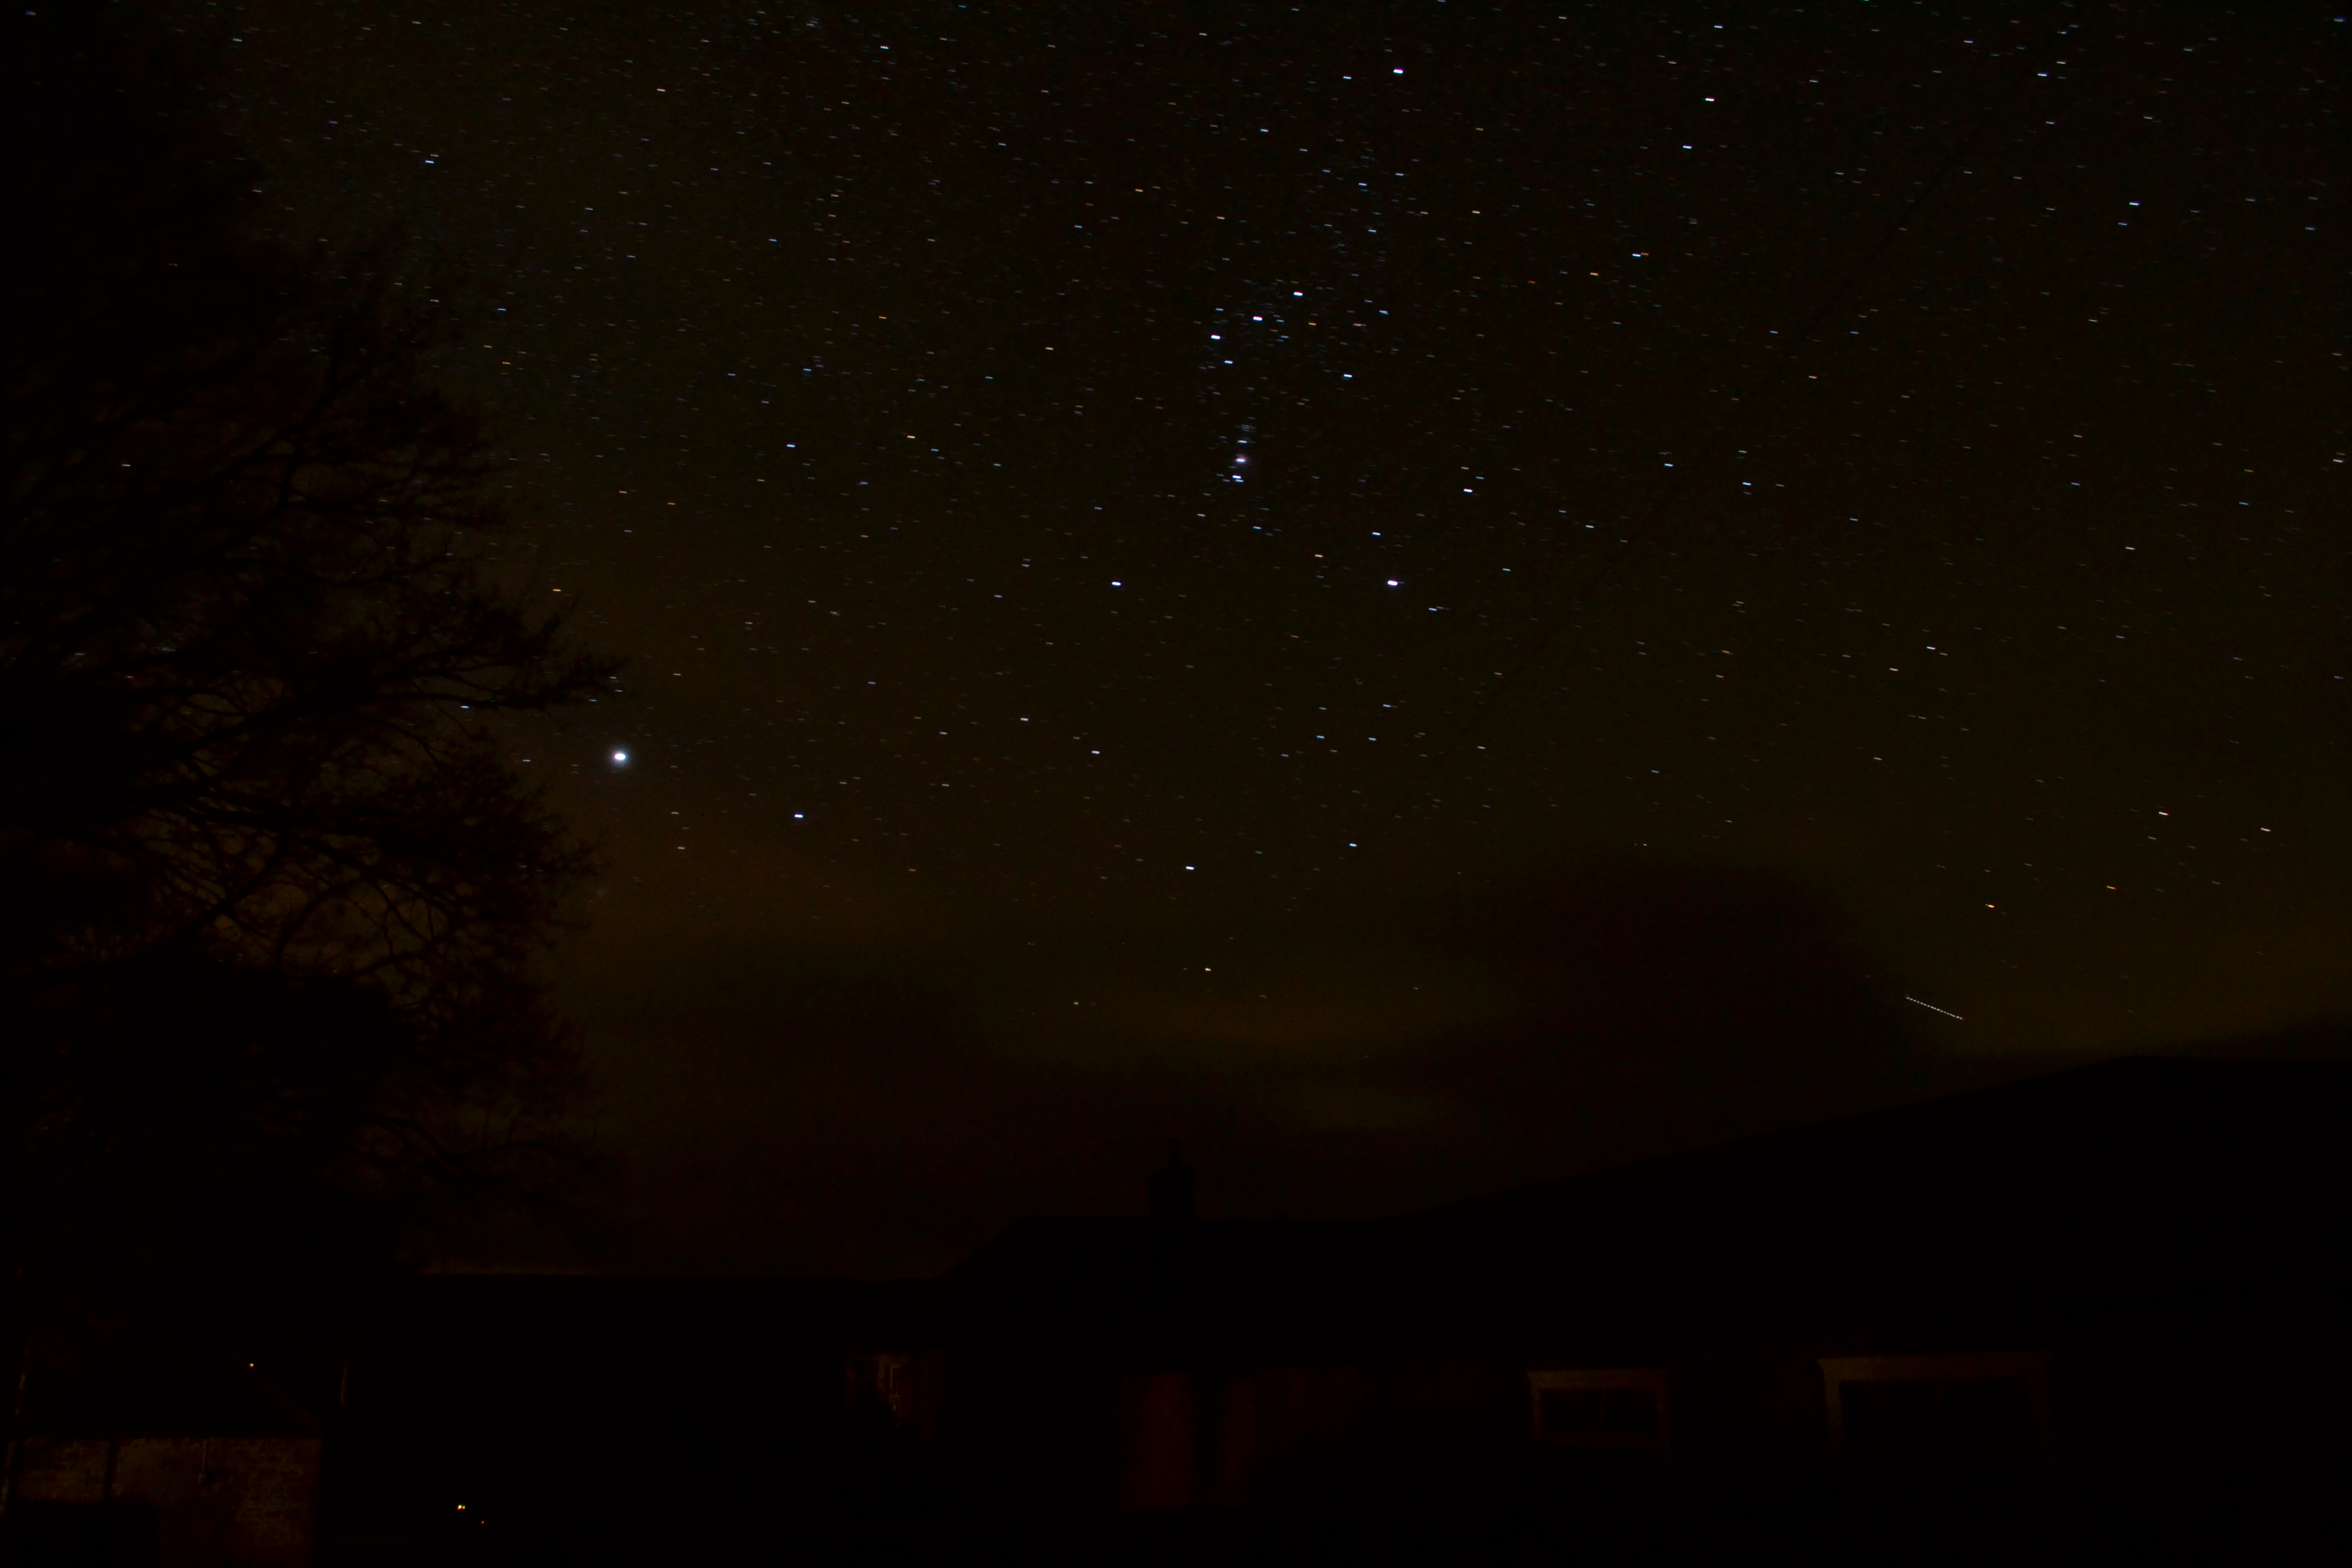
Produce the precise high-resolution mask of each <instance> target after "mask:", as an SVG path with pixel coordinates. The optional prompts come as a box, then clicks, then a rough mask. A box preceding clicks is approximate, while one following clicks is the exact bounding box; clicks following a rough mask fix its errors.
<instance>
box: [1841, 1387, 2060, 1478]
mask: <svg viewBox="0 0 2352 1568" xmlns="http://www.w3.org/2000/svg"><path fill="white" fill-rule="evenodd" d="M2049 1363H2050V1358H2049V1356H2048V1355H2047V1354H2045V1353H2042V1352H2017V1353H2012V1354H2007V1355H1943V1356H1843V1357H1829V1358H1825V1359H1823V1361H1822V1382H1823V1383H1824V1384H1826V1385H1827V1393H1828V1396H1829V1417H1830V1443H1831V1447H1832V1448H1833V1449H1834V1450H1835V1452H1836V1456H1837V1462H1838V1466H1839V1468H1841V1469H1842V1470H1843V1472H1844V1474H1845V1475H1846V1477H1847V1479H1849V1480H1851V1481H1852V1482H1853V1484H1854V1485H1855V1486H1857V1487H1859V1488H1861V1489H1864V1490H1865V1491H1867V1492H1868V1493H1870V1494H1871V1495H1874V1496H1876V1497H1882V1498H1885V1499H1889V1500H1895V1499H1900V1498H1917V1499H1922V1500H1924V1499H1929V1498H1935V1499H1943V1500H1950V1501H1954V1502H1965V1501H1968V1500H1982V1501H1985V1502H1995V1501H2017V1500H2025V1499H2030V1498H2032V1497H2037V1496H2040V1495H2042V1494H2044V1493H2046V1492H2047V1491H2048V1490H2049V1489H2050V1485H2051V1482H2052V1479H2053V1474H2054V1470H2055V1465H2054V1458H2055V1453H2054V1447H2053V1441H2052V1428H2051V1418H2050V1378H2049Z"/></svg>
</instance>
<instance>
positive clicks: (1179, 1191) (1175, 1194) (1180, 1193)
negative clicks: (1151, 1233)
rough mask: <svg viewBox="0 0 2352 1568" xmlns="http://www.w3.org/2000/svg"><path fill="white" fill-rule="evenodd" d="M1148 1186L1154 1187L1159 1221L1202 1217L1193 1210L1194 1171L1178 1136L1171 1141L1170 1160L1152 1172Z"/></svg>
mask: <svg viewBox="0 0 2352 1568" xmlns="http://www.w3.org/2000/svg"><path fill="white" fill-rule="evenodd" d="M1148 1185H1149V1186H1150V1189H1151V1217H1152V1218H1153V1219H1157V1220H1169V1221H1182V1220H1191V1219H1196V1218H1198V1217H1199V1215H1196V1214H1195V1213H1194V1212H1193V1209H1192V1172H1191V1171H1189V1170H1187V1169H1185V1166H1184V1154H1183V1151H1182V1149H1181V1147H1180V1146H1179V1145H1178V1143H1177V1142H1176V1140H1175V1139H1173V1138H1171V1139H1170V1140H1168V1163H1167V1165H1166V1166H1165V1167H1164V1168H1162V1169H1160V1170H1157V1171H1154V1172H1152V1173H1151V1177H1150V1182H1149V1183H1148Z"/></svg>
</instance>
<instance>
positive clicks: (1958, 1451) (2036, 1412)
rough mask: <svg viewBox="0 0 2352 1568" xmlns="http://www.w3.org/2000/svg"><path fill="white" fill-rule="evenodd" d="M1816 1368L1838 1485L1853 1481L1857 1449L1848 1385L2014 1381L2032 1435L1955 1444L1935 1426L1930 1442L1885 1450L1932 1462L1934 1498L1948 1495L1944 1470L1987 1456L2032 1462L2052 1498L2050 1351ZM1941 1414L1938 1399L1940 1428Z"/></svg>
mask: <svg viewBox="0 0 2352 1568" xmlns="http://www.w3.org/2000/svg"><path fill="white" fill-rule="evenodd" d="M1820 1364H1821V1369H1822V1400H1823V1403H1824V1404H1825V1405H1826V1406H1827V1409H1828V1415H1829V1438H1830V1453H1831V1457H1832V1462H1833V1463H1834V1465H1835V1466H1836V1468H1837V1473H1838V1475H1839V1477H1840V1478H1841V1479H1844V1480H1846V1481H1848V1482H1851V1481H1852V1480H1853V1457H1854V1453H1855V1445H1854V1444H1853V1443H1852V1442H1850V1441H1849V1440H1848V1438H1847V1436H1846V1420H1845V1391H1846V1389H1847V1387H1848V1386H1849V1385H1851V1384H1867V1383H1936V1384H1952V1383H1969V1382H1987V1381H1994V1380H2002V1379H2012V1378H2013V1379H2018V1380H2021V1381H2022V1382H2023V1383H2024V1384H2025V1388H2026V1397H2027V1401H2028V1403H2029V1405H2031V1407H2032V1413H2033V1430H2032V1433H2031V1434H2030V1435H2028V1436H2022V1437H2018V1438H2014V1439H2011V1440H2009V1441H2005V1442H1992V1443H1955V1442H1950V1441H1948V1440H1947V1439H1946V1438H1945V1436H1944V1435H1943V1433H1942V1431H1941V1430H1940V1425H1939V1429H1938V1430H1937V1433H1936V1435H1935V1436H1934V1438H1933V1439H1932V1440H1931V1441H1928V1442H1925V1443H1896V1444H1889V1445H1885V1446H1884V1447H1885V1451H1889V1452H1897V1453H1914V1454H1927V1455H1932V1456H1933V1457H1934V1458H1935V1461H1936V1489H1937V1493H1938V1494H1939V1495H1948V1493H1949V1492H1950V1489H1951V1476H1950V1464H1951V1460H1952V1459H1953V1458H1955V1457H1969V1456H1978V1457H1981V1456H1988V1455H1990V1456H2001V1457H2007V1458H2021V1459H2032V1461H2033V1462H2034V1463H2035V1465H2036V1466H2037V1467H2038V1468H2040V1470H2041V1473H2042V1486H2043V1488H2044V1489H2046V1490H2048V1491H2050V1492H2055V1491H2056V1489H2057V1486H2058V1444H2057V1424H2056V1421H2055V1418H2054V1412H2053V1409H2052V1406H2051V1403H2050V1352H2047V1351H1993V1352H1975V1353H1964V1354H1954V1355H1866V1356H1822V1358H1820ZM1940 1410H1941V1405H1940V1395H1939V1404H1938V1419H1939V1423H1940ZM1864 1447H1865V1448H1878V1447H1881V1446H1880V1445H1878V1444H1875V1443H1870V1442H1868V1441H1866V1440H1865V1443H1864Z"/></svg>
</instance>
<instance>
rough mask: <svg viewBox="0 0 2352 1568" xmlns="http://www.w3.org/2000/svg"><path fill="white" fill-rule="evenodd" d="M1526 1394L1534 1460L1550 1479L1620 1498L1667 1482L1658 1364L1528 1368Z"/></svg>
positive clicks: (1662, 1394)
mask: <svg viewBox="0 0 2352 1568" xmlns="http://www.w3.org/2000/svg"><path fill="white" fill-rule="evenodd" d="M1528 1394H1529V1395H1530V1398H1531V1400H1532V1404H1533V1411H1532V1414H1533V1416H1534V1421H1535V1438H1536V1444H1537V1458H1538V1464H1539V1466H1540V1468H1541V1469H1542V1472H1543V1475H1544V1479H1546V1480H1547V1481H1548V1482H1549V1483H1551V1484H1552V1485H1554V1486H1557V1487H1561V1488H1565V1489H1570V1490H1574V1491H1580V1492H1590V1493H1592V1494H1594V1495H1596V1496H1606V1497H1610V1498H1612V1499H1615V1500H1621V1501H1622V1500H1633V1499H1635V1498H1638V1497H1640V1496H1642V1495H1643V1494H1644V1493H1646V1492H1648V1491H1650V1490H1652V1489H1655V1488H1657V1487H1659V1486H1662V1485H1663V1484H1664V1480H1665V1474H1666V1459H1667V1453H1668V1447H1667V1440H1668V1431H1667V1425H1666V1373H1665V1370H1664V1368H1663V1367H1645V1366H1632V1367H1607V1368H1601V1369H1595V1370H1589V1371H1577V1372H1531V1373H1528Z"/></svg>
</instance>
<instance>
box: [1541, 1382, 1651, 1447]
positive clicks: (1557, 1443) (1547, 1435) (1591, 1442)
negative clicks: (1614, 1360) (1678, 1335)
mask: <svg viewBox="0 0 2352 1568" xmlns="http://www.w3.org/2000/svg"><path fill="white" fill-rule="evenodd" d="M1612 1388H1640V1389H1646V1390H1647V1391H1648V1392H1649V1394H1650V1397H1651V1402H1652V1404H1653V1405H1654V1406H1655V1408H1656V1410H1657V1415H1658V1424H1657V1429H1656V1430H1655V1431H1653V1432H1547V1431H1546V1430H1544V1419H1543V1396H1544V1395H1545V1394H1547V1393H1552V1392H1557V1391H1560V1390H1581V1389H1594V1390H1600V1391H1604V1392H1605V1391H1606V1390H1609V1389H1612ZM1528 1420H1529V1422H1530V1424H1531V1425H1530V1430H1531V1431H1532V1432H1533V1434H1534V1436H1535V1440H1536V1441H1537V1442H1538V1443H1541V1444H1546V1445H1549V1446H1550V1447H1559V1448H1586V1449H1601V1448H1637V1449H1644V1450H1648V1451H1650V1452H1653V1453H1656V1454H1658V1455H1660V1456H1662V1457H1664V1458H1665V1459H1666V1460H1667V1462H1668V1463H1672V1461H1673V1457H1674V1426H1673V1415H1672V1411H1671V1408H1670V1406H1669V1404H1668V1401H1667V1399H1666V1369H1665V1368H1664V1367H1662V1366H1610V1367H1578V1368H1557V1369H1554V1368H1547V1369H1543V1370H1539V1371H1535V1372H1530V1373H1528Z"/></svg>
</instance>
